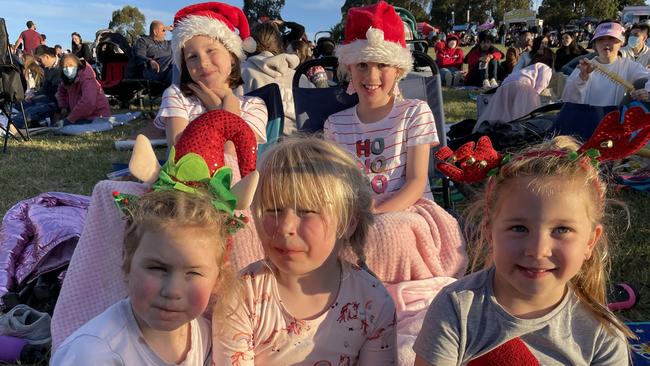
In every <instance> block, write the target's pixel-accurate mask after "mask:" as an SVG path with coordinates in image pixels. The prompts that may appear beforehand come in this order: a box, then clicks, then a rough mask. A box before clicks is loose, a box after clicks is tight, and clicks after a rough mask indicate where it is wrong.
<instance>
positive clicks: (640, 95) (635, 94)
mask: <svg viewBox="0 0 650 366" xmlns="http://www.w3.org/2000/svg"><path fill="white" fill-rule="evenodd" d="M630 98H632V99H634V100H640V101H642V102H647V101H648V100H649V99H650V94H649V93H648V91H647V90H645V89H637V90H632V91H631V92H630Z"/></svg>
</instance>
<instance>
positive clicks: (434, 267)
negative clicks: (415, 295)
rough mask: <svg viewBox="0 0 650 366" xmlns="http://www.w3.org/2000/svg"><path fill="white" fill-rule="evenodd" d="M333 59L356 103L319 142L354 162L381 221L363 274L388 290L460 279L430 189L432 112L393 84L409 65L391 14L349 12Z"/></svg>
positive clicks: (462, 264)
mask: <svg viewBox="0 0 650 366" xmlns="http://www.w3.org/2000/svg"><path fill="white" fill-rule="evenodd" d="M336 55H337V56H338V60H339V73H342V74H343V75H342V76H341V77H342V78H348V79H351V80H350V82H349V84H348V93H356V94H357V95H358V96H359V103H358V104H357V105H356V106H354V107H352V108H349V109H347V110H343V111H341V112H339V113H336V114H333V115H331V116H330V117H329V118H328V119H327V120H326V121H325V126H324V135H325V138H326V139H328V140H332V141H334V142H336V143H337V144H338V145H340V146H341V147H343V148H345V149H346V150H348V152H350V153H351V154H352V155H354V156H356V157H357V159H358V164H359V166H360V167H361V168H362V169H363V171H364V172H365V173H366V176H367V177H368V179H369V180H370V185H371V187H372V190H373V193H374V195H373V201H374V204H373V211H374V213H375V214H380V215H376V216H375V225H373V226H372V228H371V230H370V233H369V235H368V237H369V240H368V244H367V246H366V249H367V250H366V263H368V267H370V268H371V269H372V270H373V272H375V274H377V276H378V277H379V278H380V279H381V280H382V281H383V282H388V283H397V282H402V281H410V280H417V279H426V278H431V277H437V276H451V277H456V276H462V275H463V274H464V271H465V268H466V264H467V254H466V252H465V249H464V240H463V239H462V234H461V232H460V228H459V225H458V222H457V221H456V219H454V218H453V217H452V216H451V215H449V214H448V213H447V212H446V211H445V210H444V209H442V208H441V207H440V206H438V205H437V204H436V203H435V202H433V196H432V194H431V189H430V187H429V180H428V171H429V155H430V154H431V147H432V146H436V145H438V135H437V133H436V125H435V121H434V116H433V113H432V112H431V109H430V108H429V105H428V104H427V103H426V102H425V101H422V100H416V99H403V98H402V97H401V96H400V91H399V88H398V82H399V80H400V79H401V78H403V77H404V76H405V75H406V74H407V73H408V72H409V71H410V70H411V68H412V65H413V59H412V56H411V51H410V50H409V48H408V47H407V46H406V42H405V40H404V27H403V25H402V20H401V18H400V17H399V15H397V13H396V12H395V9H394V8H393V7H392V6H391V5H388V4H387V3H386V2H383V1H380V2H379V3H377V4H374V5H369V6H364V7H359V8H352V9H350V11H349V13H348V17H347V22H346V24H345V41H344V42H343V45H340V46H338V48H337V49H336Z"/></svg>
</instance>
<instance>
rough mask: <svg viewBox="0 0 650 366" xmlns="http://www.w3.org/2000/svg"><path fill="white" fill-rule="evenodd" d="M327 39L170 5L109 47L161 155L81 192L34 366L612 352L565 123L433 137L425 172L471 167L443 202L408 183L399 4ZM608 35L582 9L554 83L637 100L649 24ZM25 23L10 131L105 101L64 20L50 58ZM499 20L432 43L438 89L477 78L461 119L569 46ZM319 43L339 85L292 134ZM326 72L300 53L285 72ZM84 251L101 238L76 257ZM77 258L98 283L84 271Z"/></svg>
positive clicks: (530, 86)
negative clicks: (140, 99)
mask: <svg viewBox="0 0 650 366" xmlns="http://www.w3.org/2000/svg"><path fill="white" fill-rule="evenodd" d="M29 23H31V25H32V27H31V28H30V29H29V30H30V31H32V32H35V26H34V25H33V22H29ZM29 23H28V27H29V26H30V24H29ZM167 31H171V32H172V39H171V40H170V41H169V40H166V39H165V34H166V32H167ZM344 33H345V37H346V40H345V41H344V42H343V43H342V44H339V45H336V47H335V49H333V48H332V47H331V45H329V44H325V43H324V44H322V48H320V49H319V48H315V49H314V48H313V47H312V45H310V43H309V41H308V40H307V37H306V34H305V29H304V27H302V26H300V25H299V24H296V23H292V22H284V21H280V20H273V21H262V22H259V23H257V24H254V25H252V26H249V24H248V21H247V20H246V18H245V16H244V15H243V12H242V10H241V9H239V8H237V7H234V6H231V5H228V4H224V3H217V2H211V3H201V4H194V5H190V6H187V7H184V8H182V9H181V10H179V11H178V12H177V13H176V14H175V17H174V23H173V26H166V25H165V24H164V23H163V22H161V21H153V22H152V23H151V26H150V29H149V35H145V36H142V37H140V38H139V39H138V40H137V42H136V43H135V44H134V46H133V50H132V58H133V63H134V64H135V65H136V66H137V68H138V69H139V70H140V71H141V72H142V73H141V76H142V78H144V79H146V80H149V81H152V82H159V83H162V84H163V85H165V89H164V92H163V93H162V97H161V105H160V108H159V111H158V113H157V115H156V117H155V119H154V121H153V123H154V125H155V126H156V127H157V128H158V129H160V130H163V131H164V133H165V136H166V139H167V143H168V146H169V147H170V157H169V160H168V161H167V162H166V163H165V165H163V166H162V167H160V166H159V165H158V163H157V158H156V156H155V154H154V153H153V150H142V145H136V148H137V149H134V153H133V158H132V161H131V162H132V164H131V165H130V169H131V172H132V174H133V175H134V177H137V178H139V179H140V180H142V181H143V182H144V184H141V185H137V186H136V184H135V183H133V182H110V183H107V182H100V183H98V185H97V186H96V189H95V192H94V193H93V198H92V199H93V201H92V204H91V205H90V207H89V213H88V218H87V221H86V222H85V224H84V225H85V228H84V233H83V234H82V237H81V238H80V239H79V243H78V245H77V247H76V249H75V257H74V258H73V261H76V262H75V263H73V264H74V265H72V264H71V266H70V267H69V270H68V271H67V273H66V278H65V282H64V287H63V288H62V291H61V296H60V297H59V299H58V302H57V308H56V311H55V313H54V317H53V319H52V327H51V329H52V343H53V350H52V358H51V363H50V364H51V365H54V366H59V365H77V364H114V365H126V364H138V365H168V364H185V365H204V364H214V365H254V364H264V365H296V364H305V365H307V364H308V365H362V366H363V365H396V364H399V365H406V364H408V365H415V366H427V365H461V364H463V365H464V364H474V365H481V364H501V363H499V362H500V361H495V360H503V359H517V360H522V359H523V360H526V362H527V363H526V364H553V365H555V364H558V365H559V364H603V365H627V364H629V360H630V349H629V347H628V345H627V338H632V337H633V333H632V332H631V331H630V329H628V327H627V326H626V325H625V324H624V323H623V322H622V321H621V320H620V319H618V318H617V316H616V315H614V314H613V313H612V312H611V311H610V310H609V308H608V307H607V304H606V285H607V284H606V281H608V280H609V278H608V269H609V267H608V264H609V252H610V250H611V248H609V247H608V241H607V233H608V228H607V226H606V223H605V214H606V207H607V200H606V199H605V197H606V192H607V182H606V181H605V180H604V179H603V178H602V177H601V176H600V175H599V171H598V164H594V161H593V160H592V156H591V155H588V154H587V153H584V154H583V153H578V152H577V151H581V150H580V148H581V147H580V144H578V142H577V141H576V140H574V139H572V138H569V137H565V136H559V137H556V138H553V139H551V140H549V141H544V142H542V143H540V144H536V145H534V146H529V147H527V148H525V149H523V150H522V151H516V152H513V154H512V156H511V157H510V158H503V156H501V155H500V153H498V152H497V151H495V150H494V149H492V147H491V146H490V144H489V140H486V139H484V138H483V139H481V140H480V141H479V142H478V143H477V145H476V149H475V151H472V152H471V153H473V154H475V155H476V158H477V159H474V157H473V156H461V153H460V150H457V152H453V151H451V150H448V148H446V147H445V148H443V149H440V150H438V151H437V152H436V157H438V158H439V160H440V161H441V162H442V163H441V165H440V166H441V167H440V170H441V171H442V172H443V173H445V174H447V175H449V176H450V177H451V178H453V179H454V180H456V181H458V182H459V183H475V182H479V181H482V180H485V181H486V188H485V191H484V192H482V193H477V195H476V198H477V200H476V202H474V203H473V204H472V205H471V207H470V211H469V212H470V213H469V214H468V216H467V217H463V218H462V219H459V218H458V217H456V216H453V215H451V214H450V213H449V212H447V211H446V210H444V209H443V208H442V207H440V206H439V205H438V204H437V203H436V202H435V200H434V194H433V191H432V189H431V186H430V181H429V166H430V160H431V159H432V157H431V155H432V148H436V147H437V146H438V145H439V144H440V143H441V141H440V140H439V138H438V131H437V129H436V121H435V117H434V113H433V112H432V110H431V108H430V107H429V104H428V103H427V101H423V100H419V99H408V98H404V97H403V95H402V94H401V91H400V90H399V89H400V88H399V85H398V84H399V82H400V81H401V80H402V79H404V78H406V77H407V76H408V74H409V73H410V72H411V71H412V69H413V62H414V61H413V56H412V53H411V50H410V48H409V47H408V45H407V43H406V41H405V35H404V28H403V25H402V20H401V18H400V17H399V15H398V13H397V12H396V10H395V9H394V8H393V6H391V5H389V4H388V3H386V2H384V1H379V2H377V3H376V4H372V5H366V6H361V7H352V8H351V9H350V10H349V11H348V14H347V21H346V24H345V29H344ZM627 33H629V37H628V38H627V40H626V29H625V28H624V27H623V26H622V25H621V24H619V23H617V22H613V21H605V22H602V23H601V24H599V25H598V26H597V27H596V29H595V31H594V36H593V43H594V48H595V56H594V57H593V58H591V59H587V58H586V57H585V58H583V59H581V60H580V61H577V62H578V65H577V67H576V68H575V70H573V71H572V72H571V73H570V75H569V76H568V78H567V79H566V86H565V88H564V93H563V95H562V99H563V100H564V101H566V102H574V103H581V104H589V105H596V106H611V105H617V104H619V103H620V102H621V101H622V100H623V98H624V97H625V98H629V99H634V100H641V101H648V100H649V99H650V98H649V95H648V91H650V72H649V71H648V69H647V68H646V66H647V64H641V63H640V62H646V61H647V60H648V58H650V56H649V55H648V54H649V53H650V51H649V50H648V47H646V46H645V41H646V39H647V38H648V27H647V26H642V25H635V26H633V27H632V28H631V29H630V30H629V32H627ZM32 35H33V34H32V33H31V32H27V33H26V34H25V35H21V37H22V38H21V39H23V41H20V39H19V41H20V42H17V44H18V43H25V47H24V52H22V54H21V55H20V58H21V62H22V63H23V65H24V73H25V74H24V76H25V79H26V80H27V81H28V85H29V86H30V89H29V90H28V91H27V97H26V102H25V112H26V116H27V120H26V121H21V122H20V123H17V124H18V126H19V127H22V126H25V125H33V124H38V122H39V121H42V120H45V119H46V118H49V119H50V121H53V122H54V121H60V124H62V125H69V124H81V123H89V122H92V121H93V120H94V119H96V118H98V117H108V116H110V114H111V109H110V105H109V101H108V98H107V96H106V94H105V92H104V89H103V87H102V83H101V81H102V78H101V76H100V77H98V76H97V72H98V70H102V68H101V67H98V66H97V65H98V64H99V63H100V62H99V61H98V60H96V59H95V56H93V54H92V51H91V49H90V48H89V47H88V45H87V44H85V43H83V41H82V39H81V36H80V35H79V34H78V33H72V36H71V37H72V42H71V46H72V50H71V52H67V53H63V54H59V53H57V51H56V50H55V49H54V48H50V47H48V46H47V45H43V44H40V45H37V46H35V47H33V48H32V44H31V43H29V42H32V40H29V41H28V39H29V37H31V36H32ZM518 37H519V39H518V40H517V42H516V43H515V44H514V45H513V46H512V47H510V48H509V49H508V50H507V52H506V53H505V54H504V53H503V52H501V51H500V50H499V49H498V48H497V47H495V45H494V42H495V40H494V39H493V37H492V35H491V34H490V33H489V32H481V33H480V34H479V35H478V42H477V44H476V45H475V46H474V47H473V48H472V49H471V50H470V51H469V52H467V54H466V55H465V54H464V53H463V51H462V50H461V49H460V47H459V44H458V41H459V39H458V37H457V36H456V35H453V34H452V35H449V36H447V37H446V40H445V41H444V42H443V44H437V45H436V57H435V59H436V62H437V64H438V66H439V68H440V75H441V79H442V80H443V81H444V83H445V84H446V85H448V86H450V85H457V84H460V83H461V79H464V80H463V81H462V83H463V84H464V85H468V86H470V85H471V86H478V87H482V88H485V89H491V88H498V89H497V90H496V92H495V95H494V98H495V100H497V102H495V103H494V104H493V105H491V109H487V110H485V111H483V114H482V115H481V116H479V120H481V119H487V120H491V119H495V118H496V119H506V120H508V121H509V120H512V119H515V118H518V117H520V116H521V115H524V114H526V113H528V109H530V108H534V107H535V106H539V104H540V102H539V94H540V93H541V92H542V90H543V89H545V88H546V87H547V86H548V84H549V82H550V79H551V77H552V75H553V70H558V69H561V68H562V67H565V66H566V65H567V64H569V63H570V62H571V61H572V60H573V59H574V58H575V57H581V56H585V55H586V53H587V51H586V50H585V49H584V48H582V47H580V46H579V45H578V44H577V43H576V41H575V39H574V37H573V35H572V34H570V33H566V34H563V36H562V47H560V48H559V49H558V50H557V52H553V51H552V50H551V48H550V43H549V42H550V40H549V38H548V37H547V36H546V35H539V36H537V37H533V36H532V34H531V32H529V31H527V30H521V31H520V32H519V34H518ZM626 41H627V46H625V47H624V48H622V46H623V44H624V43H625V42H626ZM28 43H29V45H28ZM314 46H320V45H314ZM314 51H316V52H314ZM619 51H620V52H619ZM328 52H334V54H335V55H336V57H337V58H338V63H339V67H338V75H337V76H338V77H339V80H345V81H347V82H348V85H347V90H346V92H347V93H348V94H350V95H353V94H356V95H357V97H358V103H357V104H356V105H354V106H352V107H350V108H348V109H345V110H342V111H340V112H337V113H334V114H332V115H330V116H329V117H328V118H327V119H326V120H325V122H324V127H323V133H322V135H315V136H305V135H302V134H299V133H296V132H297V126H296V116H295V112H294V100H293V94H292V80H293V78H294V75H295V72H296V68H297V67H298V66H299V65H300V64H301V63H303V62H305V61H306V60H309V59H311V58H313V57H315V56H324V55H326V54H327V53H328ZM314 53H317V55H315V54H314ZM572 56H573V57H572ZM463 64H467V72H466V73H463V71H462V70H463ZM174 67H177V69H178V71H179V75H178V78H179V82H178V83H172V78H173V77H172V73H173V71H172V69H173V68H174ZM603 70H604V71H603ZM608 73H611V74H615V75H617V77H619V78H621V79H623V80H624V81H625V82H627V83H630V84H634V85H635V89H634V90H627V89H625V87H624V86H623V85H621V84H620V83H619V84H612V81H611V75H608ZM328 79H329V78H328V75H327V72H326V71H325V70H324V69H323V68H320V67H315V68H312V69H310V70H309V72H307V73H306V75H303V76H301V79H300V86H301V87H305V88H313V87H328V86H329V83H328ZM499 81H501V82H499ZM270 83H276V84H278V85H279V87H280V90H281V99H282V105H283V107H284V113H285V114H284V116H285V122H284V131H283V132H284V134H285V135H286V137H285V138H284V139H283V140H282V141H280V142H279V143H277V144H276V145H274V146H273V147H271V148H270V149H269V150H267V151H266V152H264V154H263V155H262V156H261V158H260V159H261V160H260V161H258V162H257V165H256V166H255V159H256V156H257V149H256V146H257V145H259V144H264V143H266V142H267V130H266V128H267V120H268V114H269V110H267V106H266V104H265V103H264V101H263V100H262V99H261V98H259V97H255V96H250V95H247V93H249V92H251V91H254V90H256V89H258V88H261V87H263V86H265V85H267V84H270ZM504 110H505V111H507V113H504ZM161 133H162V131H161ZM292 134H293V136H289V135H292ZM215 141H217V142H219V143H215ZM140 142H142V140H141V141H140ZM148 148H150V146H148ZM596 148H598V146H596ZM445 154H446V155H445ZM454 154H456V155H454ZM480 154H486V155H485V156H484V157H481V156H480ZM487 154H491V155H490V156H489V157H488V156H487ZM621 157H622V156H621ZM502 158H503V159H502ZM137 159H142V160H137ZM146 159H149V160H146ZM151 159H153V162H152V161H151ZM479 159H484V160H480V161H474V160H479ZM457 160H460V161H457ZM144 161H146V164H145V163H144ZM251 162H252V166H251ZM231 180H232V182H231ZM231 183H232V184H233V185H232V186H231ZM108 187H110V190H109V189H108ZM103 189H107V190H108V191H110V192H111V196H110V197H109V196H108V195H106V194H105V195H101V196H100V194H99V193H98V192H102V190H103ZM104 193H106V192H104ZM106 200H110V201H111V202H110V203H111V205H110V207H113V206H116V205H115V203H117V207H113V208H114V209H113V210H109V209H105V208H106V207H108V206H102V204H103V203H102V202H105V201H106ZM249 206H250V210H249V209H248V208H249ZM118 209H119V212H118ZM113 211H114V212H113ZM240 212H243V215H245V216H246V217H245V216H240ZM123 215H124V216H123ZM249 220H250V222H249ZM460 222H464V223H468V225H467V226H468V227H471V226H473V227H472V228H468V233H469V231H471V233H470V235H465V234H468V233H463V231H462V230H461V225H460ZM110 223H119V224H115V225H113V226H112V227H111V231H110V237H108V235H107V236H104V237H98V235H100V234H98V233H99V232H101V230H100V229H99V228H105V226H108V225H111V224H110ZM120 225H121V226H120ZM238 230H239V231H238ZM242 233H243V234H242ZM466 240H467V241H468V242H467V243H466ZM470 241H471V242H470ZM107 247H108V249H109V250H108V251H106V249H107ZM99 248H101V249H99ZM470 249H471V250H473V251H475V253H474V254H475V255H474V257H473V259H474V261H473V263H471V266H470V263H469V256H468V250H470ZM99 250H104V251H105V252H104V253H108V252H111V254H115V253H120V254H119V255H113V256H107V257H106V258H101V261H98V260H97V259H98V258H92V254H93V252H96V251H99ZM77 253H79V254H78V255H77ZM468 267H469V269H470V271H471V273H469V274H467V273H466V272H467V270H468ZM90 272H92V275H97V276H99V277H101V278H110V279H111V282H112V283H111V286H106V287H105V288H101V289H100V288H99V286H97V284H96V283H92V281H89V280H88V277H91V276H89V275H88V274H89V273H90ZM115 276H122V278H121V279H120V278H115ZM437 281H440V282H437ZM66 286H67V288H66ZM423 289H425V290H423ZM417 291H419V292H417ZM423 293H425V295H423ZM80 296H84V298H85V299H87V301H84V302H82V303H81V305H79V302H78V298H79V297H80ZM409 296H410V298H409ZM397 298H399V299H401V300H402V302H401V303H400V302H397V301H396V299H397ZM100 299H101V301H104V302H103V303H101V304H100V305H97V304H98V303H99V302H100ZM413 304H417V305H413ZM96 305H97V306H96ZM412 306H413V307H412ZM86 307H93V309H92V311H91V310H89V309H87V308H86ZM414 309H415V310H414ZM416 313H418V316H415V314H416ZM414 319H418V320H417V321H415V320H414ZM405 322H406V323H408V324H406V325H404V324H405ZM404 334H406V335H408V336H409V337H408V340H405V338H400V337H399V335H404ZM567 345H569V346H567ZM504 355H505V356H504ZM504 357H505V358H504Z"/></svg>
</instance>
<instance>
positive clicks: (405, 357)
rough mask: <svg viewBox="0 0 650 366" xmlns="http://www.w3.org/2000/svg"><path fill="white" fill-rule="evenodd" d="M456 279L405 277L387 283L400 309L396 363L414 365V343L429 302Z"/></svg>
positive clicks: (398, 310) (401, 365)
mask: <svg viewBox="0 0 650 366" xmlns="http://www.w3.org/2000/svg"><path fill="white" fill-rule="evenodd" d="M454 281H456V279H455V278H451V277H436V278H428V279H425V280H417V281H406V282H400V283H396V284H393V285H386V289H387V290H388V292H389V293H390V295H391V297H392V298H393V301H394V302H395V308H396V310H397V361H398V362H397V364H398V365H399V366H413V364H414V363H415V352H413V344H414V343H415V339H416V338H417V336H418V334H419V333H420V329H421V328H422V322H423V321H424V316H425V315H426V313H427V309H428V308H429V304H431V301H433V298H434V297H436V295H437V294H438V292H440V290H441V289H442V288H443V287H445V286H447V285H448V284H450V283H452V282H454Z"/></svg>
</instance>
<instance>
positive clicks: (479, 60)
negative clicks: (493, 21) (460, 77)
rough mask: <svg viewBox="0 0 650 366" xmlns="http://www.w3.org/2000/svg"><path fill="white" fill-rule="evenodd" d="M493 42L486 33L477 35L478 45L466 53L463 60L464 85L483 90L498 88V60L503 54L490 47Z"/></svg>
mask: <svg viewBox="0 0 650 366" xmlns="http://www.w3.org/2000/svg"><path fill="white" fill-rule="evenodd" d="M493 41H494V38H493V37H492V35H490V33H489V32H488V31H482V32H481V33H479V34H478V44H477V45H476V46H474V47H473V48H472V49H471V50H470V51H469V52H468V53H467V55H466V56H465V60H463V62H464V63H466V64H467V75H465V85H472V86H480V87H483V88H485V89H489V88H496V87H497V86H499V83H498V82H497V71H498V69H499V60H501V59H502V58H503V52H501V51H499V50H498V49H496V48H495V47H494V46H493V45H492V43H493Z"/></svg>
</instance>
